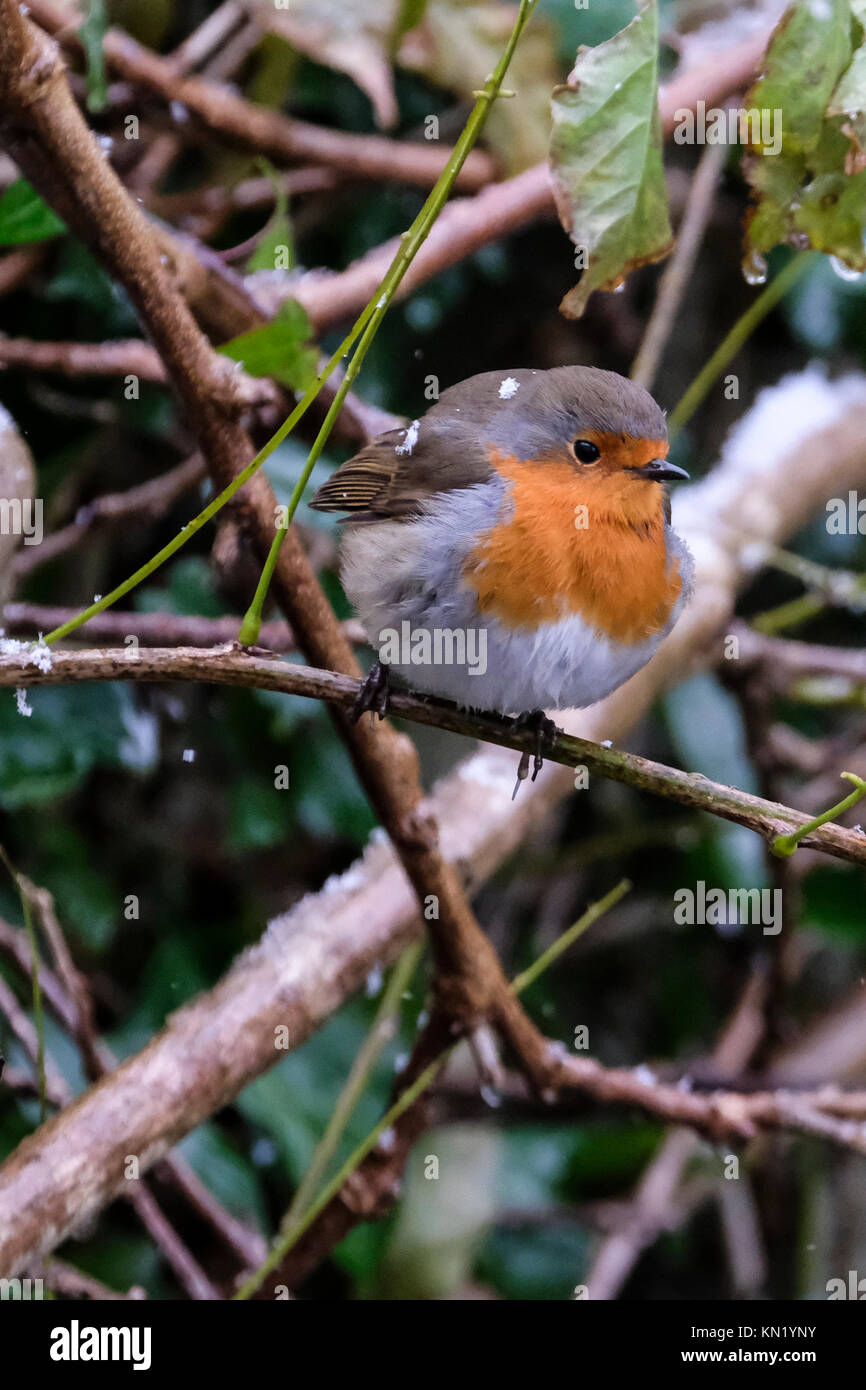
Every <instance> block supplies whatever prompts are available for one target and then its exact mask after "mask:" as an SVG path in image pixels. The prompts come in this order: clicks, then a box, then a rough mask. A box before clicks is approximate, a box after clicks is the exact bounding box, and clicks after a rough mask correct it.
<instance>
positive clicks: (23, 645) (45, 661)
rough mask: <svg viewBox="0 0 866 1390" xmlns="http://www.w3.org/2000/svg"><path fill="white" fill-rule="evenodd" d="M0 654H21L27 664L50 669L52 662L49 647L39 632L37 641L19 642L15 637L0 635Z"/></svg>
mask: <svg viewBox="0 0 866 1390" xmlns="http://www.w3.org/2000/svg"><path fill="white" fill-rule="evenodd" d="M0 656H21V657H24V659H25V661H26V662H27V664H28V665H29V666H35V667H36V668H37V669H38V670H39V671H50V670H51V667H52V666H53V664H54V660H53V657H52V655H51V648H50V647H47V646H46V645H45V641H44V639H43V637H42V635H41V633H40V636H39V640H38V642H19V640H18V638H17V637H0Z"/></svg>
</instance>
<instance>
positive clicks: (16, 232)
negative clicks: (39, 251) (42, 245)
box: [0, 179, 66, 246]
mask: <svg viewBox="0 0 866 1390" xmlns="http://www.w3.org/2000/svg"><path fill="white" fill-rule="evenodd" d="M65 231H66V224H65V222H62V221H61V219H60V218H59V217H58V216H57V213H56V212H55V211H54V210H53V208H50V207H49V206H48V204H47V203H46V202H44V201H43V200H42V198H40V196H39V194H38V193H37V192H36V190H35V188H31V186H30V184H29V183H28V182H27V180H26V179H17V180H16V181H15V183H13V184H10V185H9V187H8V188H7V189H6V192H5V193H4V194H3V197H2V198H0V246H21V245H23V244H24V243H26V242H29V241H47V240H48V238H49V237H53V236H59V235H60V233H61V232H65Z"/></svg>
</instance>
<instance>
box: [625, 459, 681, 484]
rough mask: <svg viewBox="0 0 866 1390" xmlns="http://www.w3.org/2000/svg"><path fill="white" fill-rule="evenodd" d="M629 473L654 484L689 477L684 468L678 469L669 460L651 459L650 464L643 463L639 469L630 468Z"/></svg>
mask: <svg viewBox="0 0 866 1390" xmlns="http://www.w3.org/2000/svg"><path fill="white" fill-rule="evenodd" d="M628 471H629V473H636V474H637V475H638V477H639V478H646V479H647V481H648V482H653V483H664V482H667V481H668V480H669V479H672V478H688V476H689V475H688V473H687V472H686V470H685V469H684V468H679V467H677V465H676V464H675V463H668V461H667V459H650V461H649V463H642V464H641V465H640V466H639V467H638V468H630V469H629V470H628Z"/></svg>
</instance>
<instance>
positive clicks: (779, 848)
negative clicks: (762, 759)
mask: <svg viewBox="0 0 866 1390" xmlns="http://www.w3.org/2000/svg"><path fill="white" fill-rule="evenodd" d="M840 775H841V776H842V777H845V778H847V780H848V781H849V782H853V783H854V790H853V792H852V793H851V795H850V796H846V797H845V800H844V801H840V802H839V803H838V804H837V805H836V806H831V807H830V809H829V811H825V812H824V814H823V815H821V816H816V817H815V819H814V820H810V821H807V822H806V824H805V825H801V826H800V827H799V828H798V829H797V830H792V831H791V833H790V834H789V835H777V836H776V838H775V840H774V841H773V843H772V844H771V846H770V848H771V850H772V851H773V853H774V854H777V855H778V856H779V858H780V859H787V858H790V856H791V855H792V854H793V853H794V852H795V850H796V849H797V846H798V845H799V843H800V841H801V840H802V839H803V838H804V837H805V836H806V835H809V834H811V832H812V831H813V830H818V829H819V827H820V826H822V825H826V824H827V821H829V820H836V819H837V818H838V817H839V816H841V815H843V814H844V812H845V811H848V810H850V809H851V807H852V806H856V805H857V802H858V801H860V800H861V799H862V797H864V796H866V781H864V780H863V778H862V777H858V776H857V774H856V772H843V773H841V774H840Z"/></svg>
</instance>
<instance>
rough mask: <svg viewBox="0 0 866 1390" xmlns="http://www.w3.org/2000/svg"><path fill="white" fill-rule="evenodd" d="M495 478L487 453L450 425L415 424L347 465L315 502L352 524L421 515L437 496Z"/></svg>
mask: <svg viewBox="0 0 866 1390" xmlns="http://www.w3.org/2000/svg"><path fill="white" fill-rule="evenodd" d="M491 472H492V469H491V466H490V461H489V459H488V457H487V452H486V450H485V449H484V448H483V447H482V446H481V445H480V444H479V443H478V442H477V441H476V440H474V439H472V438H471V437H470V438H468V439H467V431H466V430H462V429H460V428H459V427H454V426H453V425H452V424H451V423H450V422H443V423H438V422H437V423H434V422H432V421H430V420H428V419H425V420H422V421H421V422H420V423H419V422H418V421H414V422H413V423H412V424H411V425H409V426H408V427H407V428H405V429H399V430H389V431H388V433H387V434H382V435H380V436H379V438H378V439H374V440H373V442H372V443H371V444H368V445H367V446H366V447H365V448H363V449H361V451H360V452H359V453H357V454H356V455H355V457H354V458H351V459H349V460H348V461H347V462H346V463H344V464H342V465H341V466H340V467H339V468H338V469H337V470H336V472H334V473H332V475H331V477H330V478H329V479H328V481H327V482H325V483H323V484H322V486H321V487H320V488H319V490H318V492H317V493H316V495H315V496H314V497H313V499H312V501H311V502H310V506H311V507H314V508H315V509H316V511H320V512H348V513H349V515H348V516H347V517H346V518H345V519H346V520H347V521H352V522H355V521H382V520H385V519H386V518H389V517H390V518H401V517H409V516H413V515H417V513H418V511H419V509H420V507H421V504H422V503H423V502H424V501H426V500H427V499H429V498H430V497H432V496H433V495H434V494H435V493H437V492H450V491H452V490H453V489H455V488H466V487H472V486H473V485H474V484H476V483H482V482H484V481H485V480H486V479H487V478H489V477H490V474H491Z"/></svg>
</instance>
